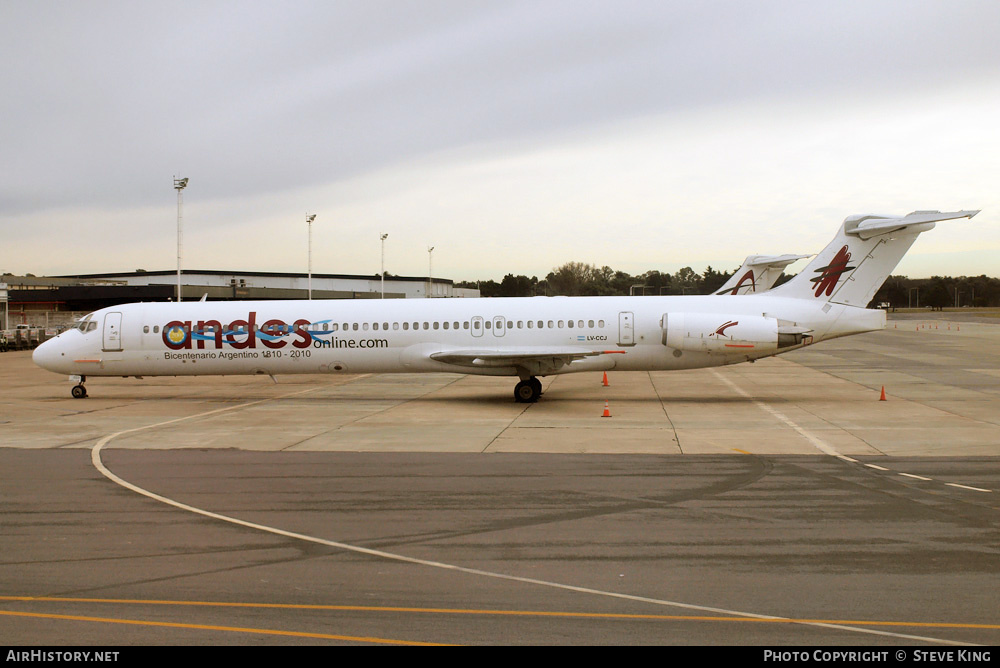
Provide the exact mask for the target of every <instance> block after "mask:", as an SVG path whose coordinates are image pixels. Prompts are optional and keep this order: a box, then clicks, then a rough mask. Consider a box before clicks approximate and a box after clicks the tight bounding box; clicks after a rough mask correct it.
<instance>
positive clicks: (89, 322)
mask: <svg viewBox="0 0 1000 668" xmlns="http://www.w3.org/2000/svg"><path fill="white" fill-rule="evenodd" d="M93 318H94V314H93V313H91V314H89V315H87V316H84V318H83V319H82V320H80V324H79V325H77V326H76V329H78V330H80V331H81V332H90V331H93V330H95V329H97V323H96V322H94V321H93Z"/></svg>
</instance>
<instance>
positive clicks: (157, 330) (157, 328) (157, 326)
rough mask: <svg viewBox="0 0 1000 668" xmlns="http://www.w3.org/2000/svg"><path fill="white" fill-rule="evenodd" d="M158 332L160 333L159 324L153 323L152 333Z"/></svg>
mask: <svg viewBox="0 0 1000 668" xmlns="http://www.w3.org/2000/svg"><path fill="white" fill-rule="evenodd" d="M159 333H160V326H159V325H153V334H159Z"/></svg>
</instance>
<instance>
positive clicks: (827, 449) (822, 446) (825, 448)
mask: <svg viewBox="0 0 1000 668" xmlns="http://www.w3.org/2000/svg"><path fill="white" fill-rule="evenodd" d="M712 373H714V374H715V377H716V378H718V379H719V380H721V381H722V382H723V383H725V384H726V385H728V386H729V387H730V389H732V390H733V391H734V392H736V393H737V394H739V395H741V396H743V397H746V398H747V399H749V400H750V401H752V402H753V403H754V405H755V406H757V407H758V408H760V409H761V410H762V411H764V412H766V413H770V414H771V415H772V416H774V417H775V418H777V419H778V420H780V421H781V422H784V423H785V424H786V425H788V426H789V427H791V428H792V429H794V430H795V431H797V432H798V433H799V434H800V435H801V436H802V437H803V438H805V439H806V440H807V441H809V442H810V443H812V444H813V446H815V447H816V448H817V449H819V450H820V451H821V452H823V453H825V454H828V455H830V456H832V457H836V458H838V459H842V460H844V461H847V462H851V463H854V464H861V465H862V466H867V467H868V468H871V469H876V470H878V471H886V472H888V473H895V474H896V475H903V476H906V477H908V478H916V479H917V480H925V481H928V482H936V480H935V479H934V478H925V477H923V476H919V475H913V474H912V473H903V472H901V471H893V470H892V469H887V468H885V467H884V466H879V465H878V464H867V463H865V462H860V461H858V460H857V459H851V458H850V457H848V456H847V455H842V454H840V453H839V452H837V451H836V450H834V449H833V448H832V447H831V446H829V445H827V444H826V443H825V442H824V441H823V440H822V439H821V438H819V437H818V436H814V435H813V434H811V433H810V432H808V431H806V430H805V429H803V428H802V427H800V426H799V425H798V424H796V423H795V422H794V421H792V420H791V419H790V418H789V417H787V416H786V415H785V414H784V413H782V412H780V411H778V410H775V409H773V408H771V407H770V406H768V405H767V404H765V403H764V402H763V401H761V400H760V399H756V398H754V397H753V396H751V395H750V393H749V392H747V391H746V390H744V389H743V388H741V387H740V386H739V385H737V384H736V383H734V382H733V381H731V380H729V379H728V378H726V377H725V376H723V375H722V374H721V373H719V372H718V371H716V370H715V369H712ZM940 482H941V483H942V484H944V485H948V486H950V487H958V488H960V489H968V490H971V491H973V492H992V491H993V490H992V489H982V488H980V487H969V486H968V485H959V484H958V483H954V482H944V481H943V480H942V481H940Z"/></svg>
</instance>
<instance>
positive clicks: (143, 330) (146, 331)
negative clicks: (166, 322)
mask: <svg viewBox="0 0 1000 668" xmlns="http://www.w3.org/2000/svg"><path fill="white" fill-rule="evenodd" d="M142 333H143V334H149V325H145V326H144V327H143V328H142Z"/></svg>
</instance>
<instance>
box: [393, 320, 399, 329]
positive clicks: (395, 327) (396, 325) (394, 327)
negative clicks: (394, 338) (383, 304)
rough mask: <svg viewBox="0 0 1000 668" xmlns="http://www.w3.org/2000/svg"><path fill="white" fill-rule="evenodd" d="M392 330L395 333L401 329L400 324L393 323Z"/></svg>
mask: <svg viewBox="0 0 1000 668" xmlns="http://www.w3.org/2000/svg"><path fill="white" fill-rule="evenodd" d="M392 329H393V330H394V331H395V330H398V329H399V323H398V322H394V323H392Z"/></svg>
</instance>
